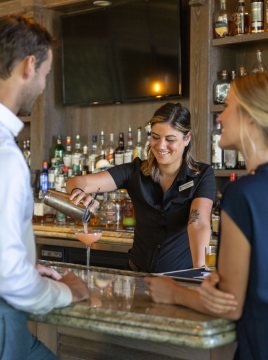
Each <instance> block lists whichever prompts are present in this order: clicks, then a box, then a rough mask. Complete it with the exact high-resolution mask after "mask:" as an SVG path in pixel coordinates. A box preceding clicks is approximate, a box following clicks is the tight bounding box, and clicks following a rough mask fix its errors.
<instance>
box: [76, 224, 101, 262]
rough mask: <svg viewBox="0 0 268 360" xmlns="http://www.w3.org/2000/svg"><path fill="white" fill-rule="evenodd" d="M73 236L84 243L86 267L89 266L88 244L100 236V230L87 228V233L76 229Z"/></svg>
mask: <svg viewBox="0 0 268 360" xmlns="http://www.w3.org/2000/svg"><path fill="white" fill-rule="evenodd" d="M75 236H76V237H77V239H78V240H80V241H82V242H83V243H84V244H86V247H87V267H89V263H90V245H91V244H93V243H94V242H96V241H98V240H99V239H100V238H101V236H102V231H101V230H88V231H87V233H85V231H84V230H77V231H76V232H75Z"/></svg>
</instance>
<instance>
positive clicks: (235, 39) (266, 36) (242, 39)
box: [211, 32, 268, 46]
mask: <svg viewBox="0 0 268 360" xmlns="http://www.w3.org/2000/svg"><path fill="white" fill-rule="evenodd" d="M265 40H268V32H263V33H259V34H248V35H241V36H228V37H225V38H222V39H213V40H212V42H211V44H212V46H228V45H236V44H243V43H247V42H252V41H254V42H256V41H265Z"/></svg>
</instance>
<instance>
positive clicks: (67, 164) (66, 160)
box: [63, 156, 72, 167]
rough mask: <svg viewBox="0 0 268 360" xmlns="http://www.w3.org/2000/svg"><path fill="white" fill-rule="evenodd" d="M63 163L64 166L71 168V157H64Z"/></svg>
mask: <svg viewBox="0 0 268 360" xmlns="http://www.w3.org/2000/svg"><path fill="white" fill-rule="evenodd" d="M63 162H64V165H65V166H68V167H71V166H72V157H71V156H64V157H63Z"/></svg>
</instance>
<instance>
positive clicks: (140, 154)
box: [133, 126, 144, 160]
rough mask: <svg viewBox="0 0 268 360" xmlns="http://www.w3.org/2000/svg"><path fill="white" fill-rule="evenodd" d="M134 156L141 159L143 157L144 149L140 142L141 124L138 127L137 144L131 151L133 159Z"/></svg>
mask: <svg viewBox="0 0 268 360" xmlns="http://www.w3.org/2000/svg"><path fill="white" fill-rule="evenodd" d="M136 157H139V158H140V159H141V160H143V159H144V149H143V146H142V142H141V126H140V127H138V132H137V144H136V146H135V149H134V152H133V159H135V158H136Z"/></svg>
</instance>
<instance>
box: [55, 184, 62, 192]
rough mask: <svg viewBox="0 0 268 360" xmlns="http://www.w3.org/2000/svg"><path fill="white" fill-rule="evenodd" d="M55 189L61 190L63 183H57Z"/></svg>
mask: <svg viewBox="0 0 268 360" xmlns="http://www.w3.org/2000/svg"><path fill="white" fill-rule="evenodd" d="M55 189H56V191H61V184H60V183H56V186H55Z"/></svg>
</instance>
